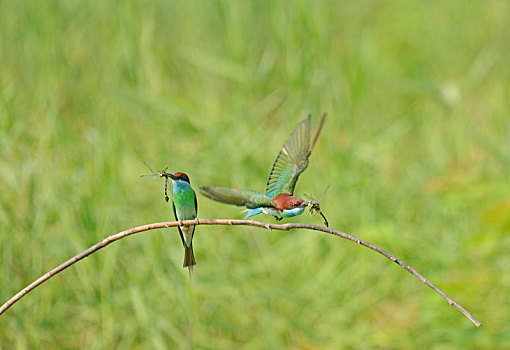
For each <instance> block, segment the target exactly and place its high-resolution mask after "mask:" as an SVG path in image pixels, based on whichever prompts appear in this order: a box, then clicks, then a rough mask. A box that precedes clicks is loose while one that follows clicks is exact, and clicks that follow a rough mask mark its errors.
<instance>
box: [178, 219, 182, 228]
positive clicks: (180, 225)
mask: <svg viewBox="0 0 510 350" xmlns="http://www.w3.org/2000/svg"><path fill="white" fill-rule="evenodd" d="M179 227H182V220H181V219H179Z"/></svg>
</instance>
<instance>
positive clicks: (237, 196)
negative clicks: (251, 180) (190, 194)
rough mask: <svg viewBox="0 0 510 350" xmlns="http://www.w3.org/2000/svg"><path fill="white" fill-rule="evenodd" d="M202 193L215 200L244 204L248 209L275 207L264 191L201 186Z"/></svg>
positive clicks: (238, 204)
mask: <svg viewBox="0 0 510 350" xmlns="http://www.w3.org/2000/svg"><path fill="white" fill-rule="evenodd" d="M201 193H202V194H203V195H204V196H206V197H208V198H211V199H214V200H215V201H218V202H222V203H226V204H233V205H237V206H240V207H241V206H244V207H246V208H248V209H254V208H259V207H273V208H274V203H273V201H272V200H271V199H270V198H268V197H267V196H265V195H264V194H263V193H260V192H257V191H250V190H240V189H237V188H227V187H220V186H207V187H202V188H201Z"/></svg>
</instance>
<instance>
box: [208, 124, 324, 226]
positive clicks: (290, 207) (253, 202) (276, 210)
mask: <svg viewBox="0 0 510 350" xmlns="http://www.w3.org/2000/svg"><path fill="white" fill-rule="evenodd" d="M325 119H326V115H324V116H323V117H322V119H321V121H320V124H319V127H318V129H317V131H316V132H315V135H314V137H313V139H311V120H312V116H311V115H309V116H308V117H307V118H305V119H304V120H302V121H301V122H300V123H299V124H298V125H297V127H296V129H294V131H293V132H292V134H291V135H290V137H289V138H288V139H287V141H285V143H284V145H283V147H282V149H281V151H280V153H279V154H278V156H277V157H276V160H275V162H274V164H273V167H272V169H271V174H270V175H269V179H268V181H267V186H266V192H265V193H261V192H258V191H250V190H242V189H236V188H227V187H220V186H206V187H201V188H200V190H201V193H202V194H203V195H204V196H206V197H208V198H211V199H213V200H215V201H218V202H222V203H226V204H233V205H237V206H244V207H246V208H247V209H246V210H244V212H246V213H247V215H246V217H245V219H247V218H249V217H252V216H254V215H258V214H261V213H265V214H268V215H272V216H274V217H275V218H276V220H281V219H282V218H284V217H293V216H297V215H301V214H302V213H303V212H304V210H305V209H306V208H307V207H308V208H309V209H310V212H313V211H316V212H317V213H319V214H321V216H322V217H323V218H324V221H325V224H326V226H328V223H327V220H326V218H325V217H324V215H323V214H322V212H321V210H320V205H319V201H316V200H311V201H304V200H303V199H301V198H298V197H295V196H294V195H293V194H294V187H295V186H296V182H297V180H298V178H299V175H301V174H302V173H303V171H305V169H306V168H307V167H308V158H309V157H310V154H311V153H312V150H313V147H314V146H315V143H316V142H317V138H318V137H319V133H320V131H321V129H322V125H323V124H324V121H325Z"/></svg>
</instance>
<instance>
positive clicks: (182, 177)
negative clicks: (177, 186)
mask: <svg viewBox="0 0 510 350" xmlns="http://www.w3.org/2000/svg"><path fill="white" fill-rule="evenodd" d="M166 175H167V176H168V177H170V178H171V179H172V180H174V181H179V180H180V181H185V182H187V183H188V184H189V183H190V182H189V177H188V175H186V174H184V173H173V174H169V173H166ZM159 176H161V177H163V176H165V175H161V173H160V175H159Z"/></svg>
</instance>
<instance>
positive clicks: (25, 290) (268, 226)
mask: <svg viewBox="0 0 510 350" xmlns="http://www.w3.org/2000/svg"><path fill="white" fill-rule="evenodd" d="M196 224H197V222H196V220H186V221H182V225H183V226H190V225H196ZM198 224H199V225H245V226H254V227H260V228H265V229H267V230H269V231H272V230H282V231H288V230H292V229H295V228H301V229H308V230H314V231H321V232H325V233H329V234H332V235H335V236H339V237H342V238H345V239H348V240H350V241H353V242H355V243H357V244H360V245H362V246H365V247H367V248H370V249H372V250H374V251H376V252H378V253H379V254H382V255H384V256H385V257H387V258H388V259H390V260H391V261H393V262H395V263H397V264H398V265H399V266H401V267H402V268H404V269H405V270H407V271H408V272H409V273H410V274H412V275H413V276H414V277H416V278H417V279H419V280H420V281H422V282H423V283H425V284H426V285H427V286H429V287H430V288H432V289H433V290H434V291H435V292H436V293H437V294H439V295H440V296H442V297H443V298H444V299H445V300H446V301H447V302H448V303H449V304H450V305H453V306H454V307H455V308H456V309H457V310H459V311H460V312H462V313H463V314H464V315H465V316H466V317H467V318H469V319H470V320H471V322H473V323H474V324H475V325H476V326H477V327H479V326H481V325H482V324H481V323H480V322H479V321H478V320H477V319H476V318H475V317H474V316H473V315H471V313H470V312H469V311H467V310H466V309H464V308H463V307H462V306H460V305H459V304H458V303H457V302H455V301H454V300H453V299H452V298H450V297H449V296H448V295H446V293H445V292H443V291H442V290H441V289H439V288H438V287H437V286H435V285H434V284H433V283H432V282H430V281H429V280H427V279H426V278H425V277H423V276H422V275H420V274H419V273H418V272H416V271H415V270H414V269H413V268H412V267H410V266H409V265H407V264H405V263H404V262H402V261H401V260H400V259H397V258H396V257H395V256H393V255H391V254H390V253H388V252H387V251H385V250H383V249H381V248H379V247H377V246H375V245H373V244H371V243H368V242H366V241H364V240H362V239H359V238H356V237H354V236H351V235H349V234H347V233H344V232H341V231H337V230H333V229H331V228H328V227H322V226H317V225H309V224H301V223H289V224H283V225H279V224H268V223H264V222H258V221H249V220H214V219H202V220H199V222H198ZM178 225H179V222H178V221H172V222H160V223H154V224H149V225H144V226H139V227H135V228H132V229H129V230H126V231H123V232H120V233H117V234H115V235H112V236H109V237H107V238H105V239H104V240H102V241H101V242H99V243H97V244H95V245H93V246H92V247H90V248H89V249H87V250H85V251H83V252H81V253H80V254H78V255H76V256H74V257H72V258H71V259H69V260H67V261H66V262H65V263H63V264H62V265H60V266H57V267H56V268H54V269H53V270H51V271H50V272H48V273H46V274H45V275H43V276H41V277H39V278H38V279H37V280H35V281H34V282H32V283H31V284H29V285H28V286H27V287H25V288H23V289H22V290H21V291H20V292H19V293H18V294H16V295H15V296H13V297H12V298H11V299H9V300H8V301H7V302H6V303H5V304H3V305H2V306H1V307H0V315H1V314H2V313H4V312H5V311H6V310H7V309H8V308H10V307H11V306H12V305H13V304H14V303H15V302H17V301H18V300H20V299H21V298H23V296H25V295H26V294H27V293H28V292H30V291H31V290H33V289H34V288H36V287H37V286H39V285H40V284H42V283H43V282H45V281H47V280H48V279H50V278H51V277H53V276H55V275H56V274H57V273H59V272H61V271H63V270H65V269H66V268H68V267H69V266H71V265H73V264H74V263H76V262H78V261H80V260H81V259H83V258H85V257H87V256H89V255H90V254H92V253H94V252H96V251H98V250H99V249H101V248H104V247H106V246H107V245H108V244H110V243H112V242H115V241H117V240H119V239H121V238H124V237H127V236H130V235H132V234H135V233H138V232H143V231H148V230H153V229H157V228H165V227H175V226H178Z"/></svg>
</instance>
